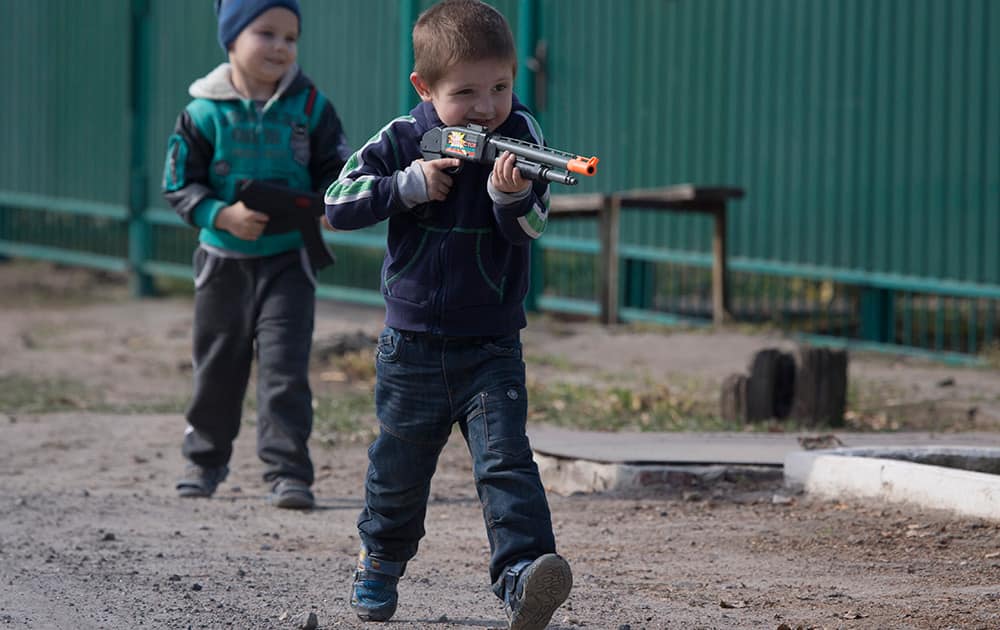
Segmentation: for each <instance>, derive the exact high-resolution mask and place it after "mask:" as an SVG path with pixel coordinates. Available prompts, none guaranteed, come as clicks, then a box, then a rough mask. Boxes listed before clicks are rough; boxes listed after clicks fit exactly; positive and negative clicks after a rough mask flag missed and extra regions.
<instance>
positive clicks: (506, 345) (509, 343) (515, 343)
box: [482, 333, 521, 359]
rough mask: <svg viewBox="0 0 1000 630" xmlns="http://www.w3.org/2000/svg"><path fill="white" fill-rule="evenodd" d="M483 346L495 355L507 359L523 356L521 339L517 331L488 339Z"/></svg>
mask: <svg viewBox="0 0 1000 630" xmlns="http://www.w3.org/2000/svg"><path fill="white" fill-rule="evenodd" d="M482 348H483V350H485V351H486V352H489V353H490V354H491V355H493V356H495V357H501V358H507V359H520V358H521V339H520V336H519V335H517V334H516V333H515V334H513V335H507V336H506V337H499V338H497V339H494V340H493V341H488V342H486V343H484V344H483V346H482Z"/></svg>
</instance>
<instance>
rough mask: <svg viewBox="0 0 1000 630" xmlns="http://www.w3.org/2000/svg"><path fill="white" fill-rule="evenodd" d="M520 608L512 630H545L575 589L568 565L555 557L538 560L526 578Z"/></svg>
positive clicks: (545, 556) (515, 615)
mask: <svg viewBox="0 0 1000 630" xmlns="http://www.w3.org/2000/svg"><path fill="white" fill-rule="evenodd" d="M523 579H524V591H523V592H524V595H523V600H522V603H521V608H520V609H519V610H518V611H517V612H516V613H515V614H514V615H513V616H512V617H511V619H510V630H543V628H545V627H546V626H547V625H549V621H550V620H551V619H552V615H553V614H554V613H555V612H556V609H557V608H559V607H560V606H562V604H563V602H565V601H566V598H567V597H569V591H570V589H572V588H573V573H572V572H571V571H570V568H569V563H568V562H566V561H565V560H563V559H562V558H560V557H559V556H557V555H555V554H547V555H544V556H542V557H541V558H539V559H538V560H536V561H535V563H534V564H532V565H531V566H530V567H529V568H528V573H526V574H525V576H524V578H523Z"/></svg>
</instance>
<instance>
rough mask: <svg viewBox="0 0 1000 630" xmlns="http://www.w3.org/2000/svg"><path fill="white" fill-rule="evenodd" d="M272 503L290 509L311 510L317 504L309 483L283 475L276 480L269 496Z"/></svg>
mask: <svg viewBox="0 0 1000 630" xmlns="http://www.w3.org/2000/svg"><path fill="white" fill-rule="evenodd" d="M269 500H270V502H271V505H273V506H275V507H280V508H286V509H289V510H311V509H312V508H313V507H315V506H316V498H315V497H313V493H312V490H310V489H309V484H307V483H306V482H304V481H301V480H299V479H295V478H293V477H282V478H280V479H278V480H277V481H275V482H274V486H273V487H272V488H271V496H270V497H269Z"/></svg>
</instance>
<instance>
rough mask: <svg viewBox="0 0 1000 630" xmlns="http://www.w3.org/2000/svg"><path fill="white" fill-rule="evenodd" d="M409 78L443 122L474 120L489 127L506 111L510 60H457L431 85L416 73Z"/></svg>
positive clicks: (497, 123) (502, 118)
mask: <svg viewBox="0 0 1000 630" xmlns="http://www.w3.org/2000/svg"><path fill="white" fill-rule="evenodd" d="M410 82H411V83H413V87H414V88H416V90H417V94H419V95H420V98H421V99H423V100H424V101H427V102H429V103H431V104H432V105H433V106H434V111H436V112H437V115H438V118H440V119H441V122H443V123H444V124H445V125H449V126H450V125H466V124H468V123H475V124H477V125H482V126H483V127H486V128H487V129H490V130H493V129H496V128H497V127H499V126H500V125H501V124H502V123H503V122H504V121H505V120H507V116H509V115H510V109H511V96H512V93H513V92H512V88H513V85H514V67H513V64H512V63H511V62H510V60H499V59H485V60H482V61H469V62H461V63H457V64H455V65H454V66H452V67H451V68H450V69H449V70H448V72H447V73H446V74H445V75H444V76H443V77H441V79H440V80H439V81H438V82H437V83H435V84H434V85H433V86H430V85H427V83H426V82H425V81H424V80H423V79H422V78H421V77H420V75H418V74H416V73H413V74H412V75H410Z"/></svg>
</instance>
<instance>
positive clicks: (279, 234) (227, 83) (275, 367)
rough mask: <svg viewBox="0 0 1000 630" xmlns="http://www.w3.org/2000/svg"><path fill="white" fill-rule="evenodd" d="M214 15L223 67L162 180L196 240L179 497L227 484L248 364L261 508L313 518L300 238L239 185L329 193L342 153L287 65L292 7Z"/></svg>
mask: <svg viewBox="0 0 1000 630" xmlns="http://www.w3.org/2000/svg"><path fill="white" fill-rule="evenodd" d="M216 12H217V14H218V18H219V28H218V35H219V44H220V45H221V46H222V48H223V50H225V51H227V54H228V57H229V63H224V64H221V65H220V66H218V67H217V68H216V69H215V70H213V71H212V72H211V73H209V74H208V76H206V77H204V78H202V79H199V80H197V81H195V82H194V83H193V84H192V85H191V87H190V89H189V92H190V94H191V96H192V97H194V100H193V101H191V103H189V104H188V106H187V107H185V109H184V111H183V112H181V115H180V116H179V118H178V120H177V124H176V127H175V129H174V133H173V134H172V135H171V136H170V139H169V141H168V146H167V161H166V167H165V169H164V178H163V189H164V195H165V196H166V198H167V200H168V201H169V202H170V204H171V205H173V207H174V208H175V209H176V210H177V213H178V214H179V215H180V216H181V218H182V219H184V221H185V222H187V223H188V224H190V225H192V226H194V227H197V228H199V236H198V240H199V247H198V249H197V250H196V251H195V255H194V276H195V316H194V335H193V337H194V394H193V398H192V401H191V404H190V406H189V407H188V410H187V414H186V415H187V421H188V428H187V431H186V433H185V435H184V442H183V447H182V453H183V455H184V457H185V458H187V460H188V461H189V464H188V466H187V468H186V470H185V473H184V476H183V477H182V478H181V480H180V481H179V482H178V483H177V491H178V494H179V495H180V496H183V497H209V496H211V495H212V494H213V493H214V492H215V489H216V487H217V486H218V484H219V483H220V482H221V481H223V480H224V479H225V477H226V475H227V474H228V472H229V469H228V463H229V459H230V456H231V455H232V445H233V440H235V438H236V435H237V433H238V432H239V427H240V414H241V410H242V407H243V398H244V395H245V394H246V388H247V382H248V379H249V375H250V365H251V361H252V359H253V358H254V356H255V355H256V358H257V368H258V382H257V408H258V416H257V453H258V455H259V456H260V458H261V460H263V461H264V463H265V464H266V468H265V472H264V479H265V480H266V481H268V482H269V483H271V484H272V488H271V495H270V497H271V501H272V503H273V504H274V505H276V506H278V507H284V508H310V507H312V506H313V504H314V498H313V494H312V492H311V490H310V486H311V485H312V482H313V466H312V462H311V460H310V457H309V450H308V447H307V442H308V438H309V434H310V432H311V431H312V392H311V389H310V386H309V379H308V364H309V353H310V350H311V346H312V332H313V316H314V310H315V299H316V298H315V284H316V279H315V276H314V269H313V268H312V265H311V264H310V262H309V259H308V257H307V255H306V251H305V249H304V248H303V241H302V235H301V233H300V232H299V231H298V230H293V231H277V230H269V229H268V223H269V217H268V215H267V214H265V213H264V212H261V211H260V210H262V209H260V208H251V207H247V205H246V204H245V203H244V202H242V201H238V200H237V193H238V192H239V188H240V185H241V184H242V183H243V182H245V181H247V180H266V181H268V182H271V183H277V184H280V185H283V186H286V187H289V188H292V189H296V190H303V191H321V190H325V189H326V187H327V186H328V185H329V184H330V182H332V181H333V180H334V179H336V177H337V174H338V173H339V171H340V169H341V167H342V166H343V165H344V162H345V160H346V158H347V157H348V156H349V154H350V151H349V149H348V147H347V143H346V140H345V138H344V133H343V130H342V127H341V123H340V119H339V118H338V117H337V113H336V111H335V110H334V108H333V105H332V104H331V102H330V101H329V100H328V99H327V98H326V97H325V96H324V95H323V94H322V93H320V92H319V91H318V90H317V89H316V87H315V85H314V84H313V83H312V81H310V80H309V78H307V77H306V76H305V75H304V74H303V73H302V72H301V70H299V67H298V66H297V65H296V58H297V42H298V38H299V32H300V18H301V16H300V11H299V5H298V2H297V0H216ZM293 211H294V208H289V212H293ZM277 223H278V222H276V221H275V222H272V225H276V224H277ZM281 223H283V224H287V222H281ZM272 232H276V233H272Z"/></svg>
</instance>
